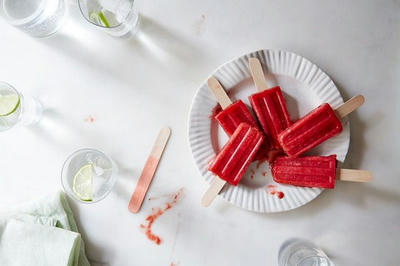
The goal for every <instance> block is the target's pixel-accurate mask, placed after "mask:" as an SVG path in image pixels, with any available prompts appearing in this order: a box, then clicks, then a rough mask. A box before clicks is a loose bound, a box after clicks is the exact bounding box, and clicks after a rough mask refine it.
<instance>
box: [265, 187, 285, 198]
mask: <svg viewBox="0 0 400 266" xmlns="http://www.w3.org/2000/svg"><path fill="white" fill-rule="evenodd" d="M265 190H266V191H267V193H268V194H270V195H276V196H277V197H278V198H279V199H283V197H285V194H284V193H283V192H282V191H279V190H276V186H275V185H267V187H266V189H265Z"/></svg>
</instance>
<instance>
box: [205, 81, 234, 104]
mask: <svg viewBox="0 0 400 266" xmlns="http://www.w3.org/2000/svg"><path fill="white" fill-rule="evenodd" d="M207 85H208V87H209V88H210V90H211V92H212V93H213V94H214V96H215V98H217V101H218V103H219V105H221V107H222V109H225V108H226V107H228V106H229V105H231V104H232V101H231V99H229V96H228V94H226V91H225V90H224V88H223V87H222V85H221V84H220V83H219V81H218V80H217V79H216V78H214V77H211V78H209V79H208V80H207Z"/></svg>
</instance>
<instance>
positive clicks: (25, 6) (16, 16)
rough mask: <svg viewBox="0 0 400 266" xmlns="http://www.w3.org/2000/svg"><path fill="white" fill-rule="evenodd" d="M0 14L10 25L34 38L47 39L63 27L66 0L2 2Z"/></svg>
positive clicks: (4, 0) (16, 0) (3, 0)
mask: <svg viewBox="0 0 400 266" xmlns="http://www.w3.org/2000/svg"><path fill="white" fill-rule="evenodd" d="M0 3H1V8H0V12H1V15H2V17H4V18H5V19H6V20H7V21H8V23H10V24H11V25H13V26H15V27H17V28H18V29H20V30H22V31H24V32H26V33H28V34H30V35H31V36H33V37H47V36H49V35H51V34H53V33H55V32H56V31H57V30H58V29H59V28H60V27H61V25H62V22H63V21H64V18H65V14H66V4H65V1H64V0H0Z"/></svg>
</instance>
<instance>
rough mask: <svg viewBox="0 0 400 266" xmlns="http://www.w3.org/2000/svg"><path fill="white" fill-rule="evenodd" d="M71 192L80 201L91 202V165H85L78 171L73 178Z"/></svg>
mask: <svg viewBox="0 0 400 266" xmlns="http://www.w3.org/2000/svg"><path fill="white" fill-rule="evenodd" d="M72 190H73V191H74V193H75V195H76V196H77V197H78V198H79V199H80V200H83V201H92V200H93V166H92V165H91V164H85V165H84V166H82V167H81V168H80V169H79V170H78V172H77V173H76V175H75V176H74V181H73V185H72Z"/></svg>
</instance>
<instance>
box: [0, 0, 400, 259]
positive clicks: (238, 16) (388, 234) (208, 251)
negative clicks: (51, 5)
mask: <svg viewBox="0 0 400 266" xmlns="http://www.w3.org/2000/svg"><path fill="white" fill-rule="evenodd" d="M138 7H139V10H140V11H141V13H142V14H143V17H144V19H143V23H142V34H141V36H139V38H137V39H132V40H128V41H126V40H125V41H124V40H118V39H113V38H111V37H109V36H107V35H105V34H104V33H102V32H98V31H95V30H93V29H92V28H91V27H90V26H89V25H86V24H85V22H84V21H83V19H81V18H80V17H79V16H78V15H79V14H77V10H76V8H77V7H76V6H75V5H74V4H72V5H70V9H71V12H70V15H69V18H68V23H67V24H66V25H65V27H64V28H63V29H62V30H61V31H60V32H59V33H58V34H56V35H54V36H52V37H50V38H47V39H32V38H30V37H28V36H26V35H25V34H23V33H21V32H19V31H18V30H16V29H14V28H12V27H10V26H9V25H7V24H5V23H4V22H3V21H0V37H1V38H0V80H4V81H7V82H9V83H11V84H13V85H15V86H16V87H17V88H19V89H20V90H21V91H23V92H25V93H31V94H33V95H35V96H37V97H39V98H40V99H41V100H42V101H43V103H44V105H45V107H46V108H47V111H46V113H45V115H46V116H45V118H44V119H43V120H42V122H41V123H40V124H39V125H37V126H35V127H31V128H18V129H14V130H11V131H9V132H5V133H1V136H0V149H1V156H0V158H1V159H0V206H3V207H4V206H7V205H11V204H16V203H18V202H22V201H25V200H29V199H33V198H36V197H39V196H41V195H43V194H46V193H50V192H52V191H54V190H57V189H60V170H61V165H62V163H63V161H64V159H65V158H66V156H67V155H68V154H70V153H71V152H73V151H74V150H76V149H78V148H81V147H94V148H98V149H100V150H103V151H105V152H106V153H107V154H109V155H110V156H111V157H113V158H114V159H115V160H116V162H117V163H118V164H119V167H120V168H121V174H120V176H119V180H118V182H117V186H116V188H115V190H114V191H113V192H112V194H110V196H109V197H108V198H106V199H105V200H104V201H102V202H99V203H96V204H93V205H80V204H76V203H74V202H71V204H72V206H73V209H74V211H75V213H76V217H77V220H78V223H79V226H80V229H81V231H82V234H83V237H84V239H85V241H86V244H87V254H88V256H89V258H90V259H91V260H93V261H98V262H103V263H104V264H99V265H113V266H114V265H118V266H119V265H121V266H124V265H170V263H171V262H173V263H178V265H180V266H186V265H199V266H200V265H230V266H231V265H276V263H277V261H276V257H277V252H278V248H279V246H280V244H281V243H282V242H283V241H284V240H285V239H287V238H289V237H304V238H307V239H310V240H313V241H315V243H317V244H318V245H320V246H321V247H322V248H323V249H324V250H326V252H327V253H328V254H329V255H330V256H331V257H332V259H333V260H334V261H335V262H336V263H337V265H352V266H355V265H363V266H364V265H371V266H376V265H398V264H399V261H400V255H399V252H398V247H399V244H400V223H399V220H400V209H399V203H400V189H399V186H400V168H399V167H398V161H399V159H400V158H399V157H400V156H399V150H400V143H399V141H398V136H399V133H398V132H399V130H400V127H399V104H398V102H399V100H400V99H399V97H398V96H399V95H398V91H399V81H400V80H399V79H400V78H399V77H400V64H399V59H400V53H399V52H400V1H372V0H370V1H364V0H357V1H345V0H339V1H336V0H335V1H333V0H332V1H306V0H300V1H289V0H284V1H266V0H253V1H245V0H241V1H228V0H221V1H211V0H205V1H177V0H170V1H144V0H139V1H138ZM259 48H277V49H283V50H289V51H293V52H295V53H298V54H300V55H303V56H305V57H306V58H308V59H310V60H311V61H313V62H315V63H316V64H318V65H319V66H320V67H321V68H322V69H324V70H325V71H326V72H327V73H328V74H329V75H330V76H331V77H332V78H333V80H334V81H335V82H336V83H337V85H338V87H339V88H340V90H341V93H342V95H343V96H344V97H345V98H348V97H350V96H351V95H354V94H356V93H359V92H361V93H363V94H364V95H365V97H366V99H367V102H366V104H365V106H363V107H362V108H361V109H360V110H359V111H357V113H356V114H353V115H352V116H351V118H350V121H351V130H352V133H351V147H350V151H349V154H348V158H347V161H346V163H345V164H346V166H347V167H349V168H362V169H368V170H371V171H372V172H373V173H374V177H375V179H374V180H373V182H371V183H370V184H352V183H340V184H338V185H337V188H336V189H335V190H332V191H325V192H324V193H322V195H321V196H319V197H318V198H317V199H316V200H314V201H312V202H311V203H309V204H308V205H306V206H303V207H301V208H299V209H297V210H294V211H290V212H287V213H280V214H272V215H262V214H256V213H250V212H247V211H243V210H241V209H238V208H236V207H234V206H231V205H229V204H227V203H225V202H224V201H223V200H221V199H218V200H217V201H216V202H215V203H214V204H213V206H212V207H211V208H208V209H205V208H202V207H201V206H200V204H199V200H200V197H201V195H202V193H203V191H204V190H205V189H206V185H205V183H204V181H203V179H202V177H201V176H199V174H198V173H197V171H196V169H195V167H194V164H193V162H192V159H191V154H190V150H189V147H188V144H187V132H186V131H187V118H188V110H189V106H190V102H191V98H192V96H193V94H194V92H195V89H196V88H197V87H198V86H199V85H200V84H201V82H202V81H203V80H204V79H206V78H207V76H208V75H209V73H210V72H211V71H212V70H213V69H215V68H216V67H217V66H218V65H220V64H222V63H223V62H225V61H227V60H229V59H231V58H233V57H235V56H238V55H241V54H243V53H245V52H249V51H252V50H256V49H259ZM396 112H397V114H396ZM89 116H93V117H94V122H93V123H88V122H85V119H86V118H87V117H89ZM164 125H169V126H170V127H171V128H172V132H173V133H172V138H171V141H170V143H169V146H168V149H167V151H166V153H165V157H164V159H163V161H162V162H161V164H160V167H159V170H158V172H157V176H156V177H155V179H154V182H153V184H152V186H151V190H150V193H149V194H148V196H158V195H163V194H167V193H173V192H175V191H177V190H178V189H179V188H180V187H184V188H185V197H184V198H183V199H182V201H181V202H180V203H179V204H178V205H177V206H175V207H174V208H173V209H171V210H170V211H169V212H167V213H166V214H165V215H164V216H162V217H160V219H159V220H157V222H156V223H155V224H154V231H155V232H156V233H157V234H159V235H160V236H161V237H162V239H163V243H162V244H161V245H160V246H156V245H154V244H153V243H152V242H150V241H148V240H147V239H146V238H145V236H144V234H143V233H142V232H141V231H140V229H139V224H140V223H142V222H143V221H144V219H145V217H146V215H147V214H148V213H149V212H150V211H151V208H152V207H157V206H159V205H160V204H162V203H163V202H164V200H165V199H160V200H159V201H146V202H145V204H144V206H143V209H142V211H141V212H140V213H138V214H135V215H134V214H131V213H129V212H128V211H127V203H128V199H129V195H130V193H131V192H132V190H133V188H134V186H135V182H136V180H137V178H138V175H139V173H140V171H141V168H142V166H143V164H144V162H145V157H146V155H147V153H148V152H149V150H150V148H151V145H152V142H153V140H154V138H155V136H156V134H157V132H158V130H159V129H160V128H161V127H162V126H164ZM94 265H96V264H94Z"/></svg>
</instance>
